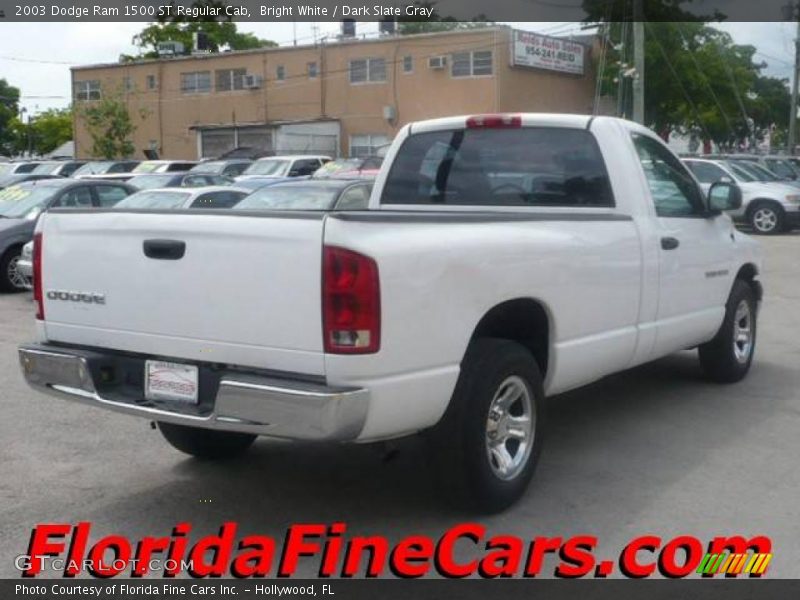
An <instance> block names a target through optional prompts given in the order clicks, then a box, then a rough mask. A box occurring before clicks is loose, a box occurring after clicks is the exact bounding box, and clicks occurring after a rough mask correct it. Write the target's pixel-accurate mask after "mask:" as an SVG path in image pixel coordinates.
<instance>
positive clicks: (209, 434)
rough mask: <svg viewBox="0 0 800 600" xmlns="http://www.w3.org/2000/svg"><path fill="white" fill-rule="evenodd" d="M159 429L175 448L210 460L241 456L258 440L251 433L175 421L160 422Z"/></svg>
mask: <svg viewBox="0 0 800 600" xmlns="http://www.w3.org/2000/svg"><path fill="white" fill-rule="evenodd" d="M158 429H159V431H161V435H163V436H164V439H166V440H167V441H168V442H169V443H170V444H171V445H172V446H173V447H174V448H177V449H178V450H180V451H181V452H185V453H186V454H191V455H192V456H196V457H197V458H203V459H208V460H212V459H220V458H233V457H236V456H240V455H241V454H244V453H245V452H246V451H247V449H248V448H249V447H250V446H251V445H252V444H253V442H254V441H255V440H256V436H255V435H251V434H249V433H237V432H231V431H214V430H212V429H201V428H199V427H186V426H185V425H174V424H173V423H161V422H159V424H158Z"/></svg>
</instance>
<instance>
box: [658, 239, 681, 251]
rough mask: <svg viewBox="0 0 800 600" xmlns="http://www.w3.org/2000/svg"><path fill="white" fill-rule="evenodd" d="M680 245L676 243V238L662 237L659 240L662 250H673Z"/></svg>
mask: <svg viewBox="0 0 800 600" xmlns="http://www.w3.org/2000/svg"><path fill="white" fill-rule="evenodd" d="M680 245H681V243H680V242H679V241H678V239H677V238H674V237H662V238H661V247H662V248H663V249H664V250H675V248H677V247H678V246H680Z"/></svg>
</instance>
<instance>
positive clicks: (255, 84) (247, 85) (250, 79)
mask: <svg viewBox="0 0 800 600" xmlns="http://www.w3.org/2000/svg"><path fill="white" fill-rule="evenodd" d="M262 82H263V79H262V78H261V75H245V76H244V77H243V78H242V86H243V87H244V89H246V90H257V89H259V88H260V87H261V83H262Z"/></svg>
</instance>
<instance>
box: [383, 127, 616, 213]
mask: <svg viewBox="0 0 800 600" xmlns="http://www.w3.org/2000/svg"><path fill="white" fill-rule="evenodd" d="M380 203H381V204H387V205H388V204H395V205H396V204H405V205H428V206H437V205H448V206H449V205H453V206H498V207H525V206H535V207H613V206H614V197H613V193H612V190H611V184H610V181H609V177H608V172H607V170H606V166H605V163H604V161H603V157H602V155H601V153H600V149H599V147H598V145H597V142H596V140H595V139H594V136H593V135H592V134H591V133H590V132H589V131H586V130H585V129H576V128H566V127H521V128H509V129H497V128H486V129H483V128H477V129H470V128H467V129H452V130H443V131H435V132H424V133H418V134H412V135H411V136H409V137H408V138H407V139H406V140H405V141H404V142H403V145H402V146H401V148H400V150H399V151H398V153H397V156H396V157H395V160H394V162H393V164H392V167H391V170H390V172H389V174H388V176H387V179H386V183H385V185H384V187H383V192H382V195H381V200H380Z"/></svg>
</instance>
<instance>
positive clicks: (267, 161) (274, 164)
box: [236, 155, 331, 181]
mask: <svg viewBox="0 0 800 600" xmlns="http://www.w3.org/2000/svg"><path fill="white" fill-rule="evenodd" d="M330 160H331V159H330V157H329V156H307V155H300V156H272V157H270V158H260V159H258V160H257V161H255V162H254V163H253V164H252V165H250V166H249V167H248V169H247V170H246V171H245V172H244V173H242V174H241V175H240V176H239V177H237V178H236V181H241V180H244V179H248V178H250V177H281V178H287V177H308V176H310V175H313V174H314V171H316V170H317V169H319V168H320V167H321V166H322V165H324V164H325V163H326V162H328V161H330Z"/></svg>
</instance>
